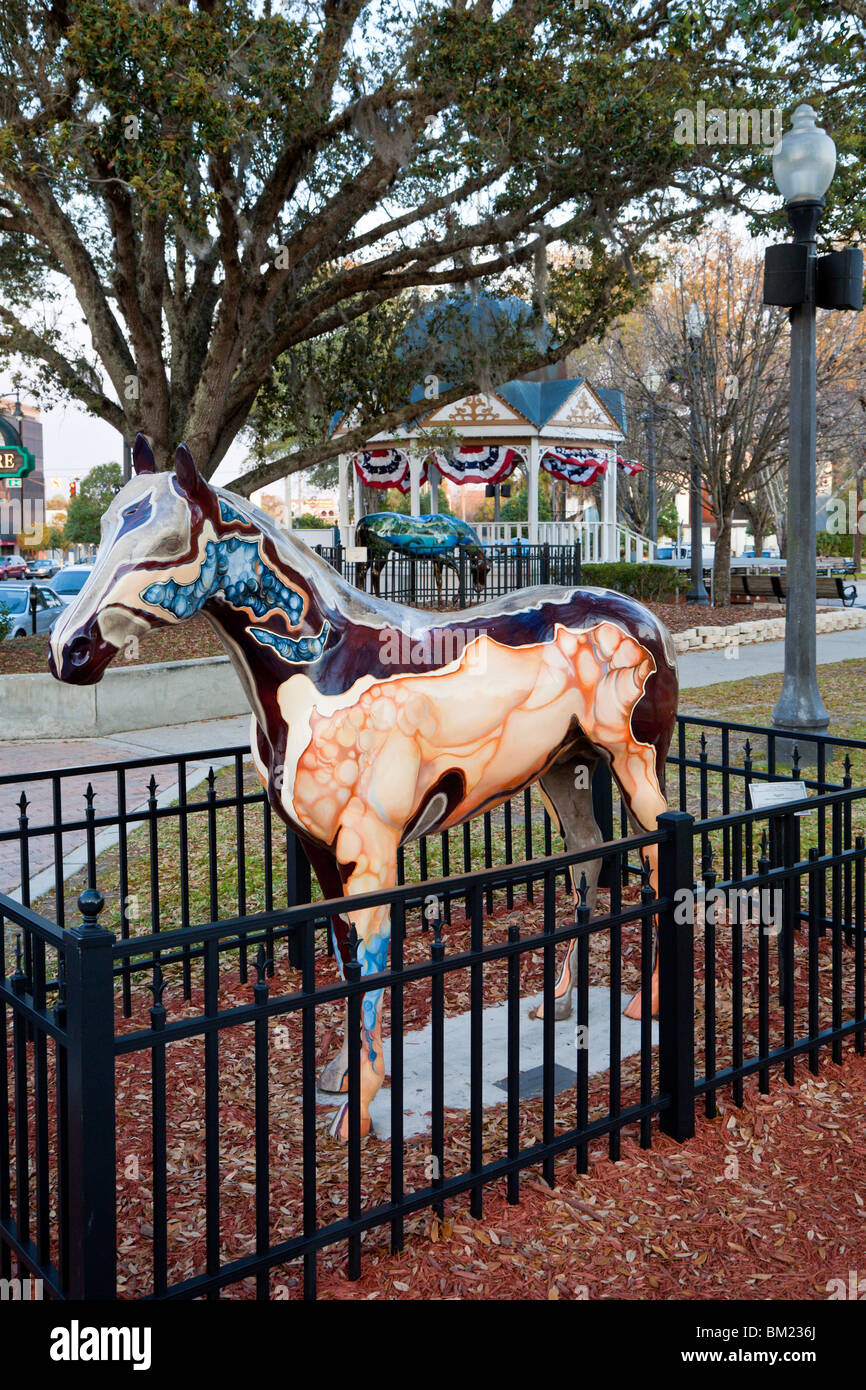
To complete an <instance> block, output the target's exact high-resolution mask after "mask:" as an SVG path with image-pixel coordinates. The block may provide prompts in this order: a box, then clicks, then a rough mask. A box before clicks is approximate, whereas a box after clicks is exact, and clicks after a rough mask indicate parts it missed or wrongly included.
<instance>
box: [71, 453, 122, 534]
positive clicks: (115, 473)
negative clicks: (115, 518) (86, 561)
mask: <svg viewBox="0 0 866 1390" xmlns="http://www.w3.org/2000/svg"><path fill="white" fill-rule="evenodd" d="M122 486H123V471H122V469H121V467H120V464H119V463H100V464H97V466H96V467H95V468H91V470H90V472H89V473H88V474H87V475H86V477H84V478H82V480H81V483H80V484H79V487H78V492H77V494H76V496H75V497H71V498H70V499H69V510H68V512H67V513H66V525H65V526H64V528H63V544H64V545H98V544H99V525H100V522H101V520H102V517H103V515H104V513H105V511H106V510H107V508H108V507H109V506H110V505H111V501H112V498H113V497H114V496H115V495H116V494H117V493H118V492H119V491H120V489H121V487H122Z"/></svg>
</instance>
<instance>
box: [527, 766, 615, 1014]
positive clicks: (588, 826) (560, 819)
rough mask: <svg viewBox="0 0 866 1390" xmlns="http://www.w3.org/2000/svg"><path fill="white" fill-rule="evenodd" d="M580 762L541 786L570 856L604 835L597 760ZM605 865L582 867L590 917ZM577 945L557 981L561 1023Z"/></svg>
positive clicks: (548, 776)
mask: <svg viewBox="0 0 866 1390" xmlns="http://www.w3.org/2000/svg"><path fill="white" fill-rule="evenodd" d="M576 761H577V760H576V758H575V755H574V753H571V754H569V756H568V758H567V759H565V760H563V761H562V762H560V763H557V764H556V765H555V766H554V767H552V768H551V769H550V771H549V772H546V773H545V774H544V776H543V777H542V778H541V781H540V783H539V790H540V792H541V799H542V801H543V802H544V803H545V806H546V807H547V811H548V814H549V815H550V818H551V820H552V821H553V823H554V825H556V826H557V827H558V829H559V833H560V835H561V836H562V838H563V840H564V841H565V847H566V849H567V850H568V851H569V852H570V853H571V852H574V851H575V850H581V849H588V848H589V847H590V846H591V845H600V844H601V842H602V833H601V831H600V830H599V828H598V823H597V822H596V819H595V813H594V811H593V807H592V788H591V783H592V769H593V767H594V766H595V760H594V759H584V760H583V761H578V762H577V766H575V763H576ZM584 782H586V783H587V785H586V786H584V785H583V783H584ZM601 862H602V861H601V860H600V859H591V860H589V862H588V863H586V864H581V865H580V867H579V873H580V874H585V875H586V885H587V894H586V904H587V907H588V908H589V911H590V915H593V914H594V913H595V899H596V892H597V888H598V877H599V874H600V873H601ZM577 877H578V875H577V874H576V873H575V871H574V869H572V888H573V890H574V895H575V903H576V902H577V887H578V885H579V878H578V883H575V881H574V880H575V878H577ZM575 944H576V943H575V941H571V942H569V946H568V951H567V953H566V957H565V960H564V961H563V964H562V970H561V971H560V974H559V979H558V980H557V982H556V989H555V991H554V1000H555V1002H554V1017H555V1018H556V1019H557V1021H559V1020H561V1019H564V1018H570V1017H571V996H572V993H573V992H574V986H575V983H576V980H575V975H574V955H575ZM529 1017H530V1018H544V1004H543V1003H541V1004H539V1005H538V1007H537V1008H534V1009H530V1011H529Z"/></svg>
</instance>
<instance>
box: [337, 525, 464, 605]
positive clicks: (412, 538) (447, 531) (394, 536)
mask: <svg viewBox="0 0 866 1390" xmlns="http://www.w3.org/2000/svg"><path fill="white" fill-rule="evenodd" d="M355 544H356V545H357V546H364V547H365V548H366V551H367V559H366V561H362V562H361V563H360V564H359V565H358V569H357V583H358V585H359V587H360V588H363V587H364V584H365V581H366V578H367V573H368V571H369V574H370V580H371V583H372V586H373V593H374V594H376V595H378V593H379V581H380V577H381V574H382V570H383V569H384V568H385V564H386V562H387V560H388V556H389V555H390V554H391V552H392V551H394V552H396V553H397V554H398V555H407V556H408V557H409V559H410V560H413V561H417V560H431V561H432V563H433V572H434V575H435V577H436V587H437V588H438V590H439V596H440V598H441V596H442V571H443V569H444V568H447V569H451V570H453V571H454V573H455V574H458V575H459V572H460V571H459V567H458V562H457V559H456V558H455V555H456V554H459V552H460V551H461V550H462V551H464V552H465V554H466V556H467V557H468V560H469V572H470V574H471V576H472V583H473V585H474V586H475V588H476V589H479V590H480V589H483V588H484V584H485V582H486V580H487V573H488V568H489V567H488V563H487V557H486V556H485V554H484V550H483V548H482V545H481V542H480V541H479V539H478V537H477V536H476V534H475V532H474V531H473V529H472V527H471V526H469V525H467V523H466V522H465V521H458V520H457V518H456V517H454V516H443V515H442V514H441V513H438V512H437V513H435V514H434V515H433V516H421V517H419V516H403V515H401V514H400V513H399V512H373V513H372V514H371V515H370V516H365V517H362V518H361V520H360V521H359V522H358V525H357V526H356V527H355Z"/></svg>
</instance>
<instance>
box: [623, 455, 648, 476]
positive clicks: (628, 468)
mask: <svg viewBox="0 0 866 1390" xmlns="http://www.w3.org/2000/svg"><path fill="white" fill-rule="evenodd" d="M616 466H617V468H618V469H619V470H620V472H622V473H624V474H625V475H626V477H627V478H633V477H634V475H635V473H642V472H643V464H642V463H638V462H637V461H636V460H635V459H624V458H620V456H619V454H617V456H616Z"/></svg>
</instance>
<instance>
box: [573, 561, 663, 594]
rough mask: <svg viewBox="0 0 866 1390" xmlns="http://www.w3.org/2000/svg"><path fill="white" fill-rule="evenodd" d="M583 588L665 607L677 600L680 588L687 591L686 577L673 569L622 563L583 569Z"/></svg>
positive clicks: (614, 562)
mask: <svg viewBox="0 0 866 1390" xmlns="http://www.w3.org/2000/svg"><path fill="white" fill-rule="evenodd" d="M581 577H582V579H583V582H584V584H589V585H592V586H594V587H596V588H599V589H614V590H616V592H617V593H620V594H628V596H629V597H630V598H637V599H647V600H650V601H651V602H655V603H665V602H667V601H671V600H673V599H675V598H676V596H677V592H678V591H679V589H681V588H687V587H688V579H687V577H686V576H685V575H682V574H680V573H679V571H678V570H675V569H674V568H673V566H672V565H632V564H627V563H626V562H625V561H623V560H615V561H609V562H606V563H605V564H600V565H582V566H581Z"/></svg>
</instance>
